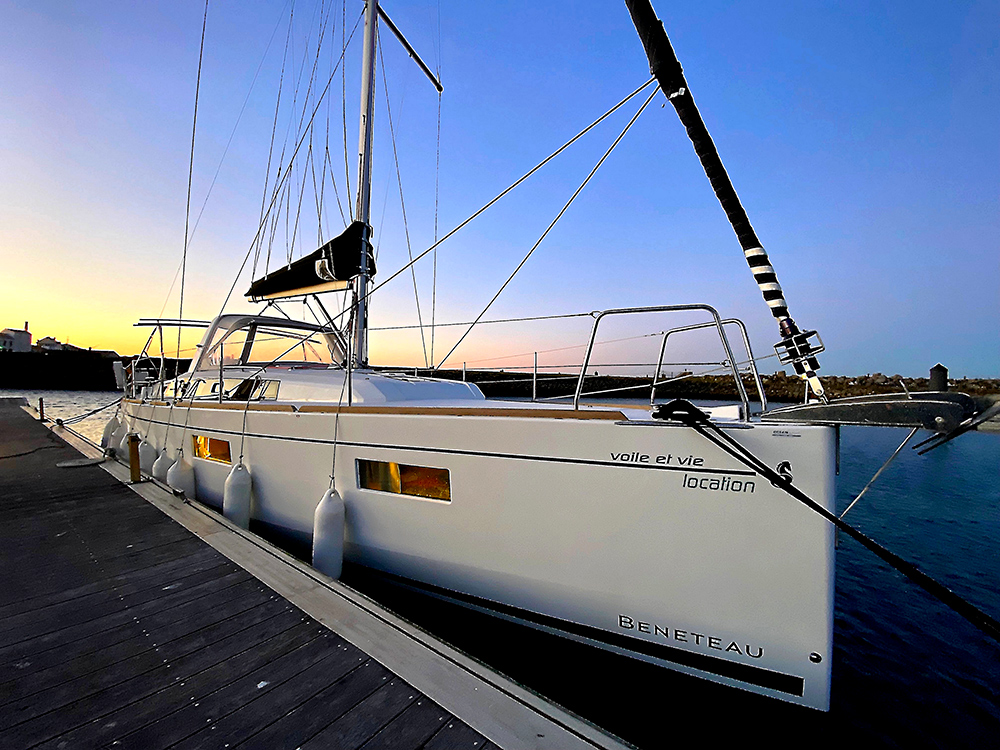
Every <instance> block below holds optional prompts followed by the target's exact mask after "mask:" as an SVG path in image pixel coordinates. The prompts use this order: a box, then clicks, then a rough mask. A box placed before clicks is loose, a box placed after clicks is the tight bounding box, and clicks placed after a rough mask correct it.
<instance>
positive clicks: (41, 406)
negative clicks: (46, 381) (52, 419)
mask: <svg viewBox="0 0 1000 750" xmlns="http://www.w3.org/2000/svg"><path fill="white" fill-rule="evenodd" d="M38 421H39V422H44V421H45V401H44V400H43V399H41V398H39V399H38Z"/></svg>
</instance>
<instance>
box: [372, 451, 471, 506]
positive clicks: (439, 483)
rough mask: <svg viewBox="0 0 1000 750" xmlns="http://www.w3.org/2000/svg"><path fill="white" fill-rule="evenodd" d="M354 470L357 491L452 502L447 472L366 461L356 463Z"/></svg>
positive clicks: (388, 462) (426, 467)
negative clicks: (356, 470) (372, 491)
mask: <svg viewBox="0 0 1000 750" xmlns="http://www.w3.org/2000/svg"><path fill="white" fill-rule="evenodd" d="M357 469H358V487H359V488H360V489H363V490H378V491H379V492H392V493H394V494H396V495H413V496H415V497H429V498H431V499H433V500H444V501H446V502H451V478H450V476H449V474H448V470H447V469H435V468H431V467H429V466H410V465H408V464H399V463H396V462H395V461H370V460H368V459H366V458H359V459H357Z"/></svg>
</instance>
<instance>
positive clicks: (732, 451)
mask: <svg viewBox="0 0 1000 750" xmlns="http://www.w3.org/2000/svg"><path fill="white" fill-rule="evenodd" d="M656 415H657V416H659V417H663V418H667V419H673V420H676V421H678V422H681V423H682V424H685V425H687V426H688V427H691V428H692V429H694V430H695V431H696V432H698V433H699V434H700V435H703V436H704V437H705V438H706V439H708V440H710V441H711V442H712V443H713V444H715V445H716V446H718V447H719V448H721V449H722V450H723V451H725V452H726V453H728V454H729V455H730V456H732V457H733V458H735V459H736V460H737V461H739V462H740V463H742V464H744V465H745V466H747V467H749V468H751V469H753V470H754V471H755V472H757V473H758V474H760V475H761V476H762V477H764V478H765V479H767V480H768V481H769V482H770V483H771V484H773V485H774V486H775V487H777V488H778V489H779V490H783V491H784V492H786V493H788V494H789V495H791V496H792V497H794V498H795V499H796V500H798V501H799V502H801V503H802V504H803V505H805V506H806V507H808V508H809V509H810V510H813V511H815V512H816V513H818V514H819V515H821V516H822V517H823V518H825V519H826V520H827V521H829V522H830V523H832V524H833V525H834V526H836V527H837V528H838V529H840V530H841V531H843V532H844V533H845V534H847V535H848V536H849V537H851V539H854V540H855V541H857V542H860V543H861V545H862V546H864V547H865V548H867V549H868V550H870V551H871V552H874V553H875V554H876V555H878V557H880V558H881V559H882V560H883V561H885V562H886V563H888V564H889V565H890V566H891V567H893V568H894V569H895V570H898V571H899V572H900V573H902V574H903V575H905V576H906V577H907V578H909V579H910V580H911V581H913V582H914V583H915V584H917V585H918V586H920V588H922V589H923V590H924V591H926V592H927V593H928V594H930V595H931V596H933V597H935V598H936V599H938V600H939V601H941V602H942V603H944V604H946V605H947V606H948V607H950V608H951V609H953V610H954V611H955V612H957V613H958V614H960V615H961V616H962V617H964V618H965V619H966V620H968V621H969V622H970V623H972V624H973V625H975V626H976V627H977V628H979V630H981V631H982V632H983V633H986V635H988V636H990V637H991V638H993V639H994V640H995V641H998V642H1000V622H998V621H997V620H995V619H994V618H992V617H990V616H989V615H988V614H986V613H985V612H983V611H982V610H981V609H979V608H978V607H976V606H975V605H974V604H971V603H970V602H968V601H966V600H965V599H963V598H962V597H960V596H959V595H958V594H956V593H955V592H954V591H952V590H951V589H949V588H947V587H946V586H944V585H942V584H941V583H939V582H938V581H936V580H934V579H933V578H931V577H930V576H929V575H927V574H926V573H924V572H923V571H922V570H920V569H919V568H917V567H916V566H915V565H914V564H913V563H911V562H908V561H906V560H904V559H903V558H902V557H900V556H899V555H897V554H895V553H894V552H890V551H889V550H887V549H886V548H885V547H883V546H882V545H881V544H879V543H878V542H876V541H875V540H874V539H872V538H870V537H868V536H866V535H864V534H863V533H861V532H860V531H858V530H857V529H855V528H854V527H853V526H851V525H850V524H848V523H847V522H845V521H843V520H841V519H840V518H838V517H837V516H836V515H834V514H833V513H831V512H830V511H828V510H827V509H826V508H824V507H823V506H821V505H820V504H819V503H817V502H816V501H815V500H813V499H812V498H810V497H809V496H808V495H806V494H805V493H804V492H803V491H802V490H800V489H799V488H798V487H796V486H795V485H793V484H792V483H791V481H790V480H789V479H787V478H786V477H783V476H782V475H780V474H779V473H778V472H777V471H775V470H774V469H772V468H771V467H770V466H768V465H767V464H765V463H764V462H763V461H761V460H760V459H759V458H757V457H756V456H755V455H753V454H752V453H750V451H748V450H747V449H746V448H744V447H743V446H742V445H740V444H739V443H738V442H736V441H735V440H734V439H733V438H732V437H730V436H729V435H727V434H726V433H725V432H724V431H723V430H721V429H719V427H718V426H716V425H714V424H712V422H711V421H710V420H709V418H708V415H707V414H705V412H703V411H701V410H700V409H698V407H696V406H695V405H694V404H692V403H691V402H690V401H685V400H683V399H677V400H675V401H671V402H670V403H669V404H665V405H663V406H661V407H659V408H658V409H657V411H656Z"/></svg>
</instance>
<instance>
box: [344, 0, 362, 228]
mask: <svg viewBox="0 0 1000 750" xmlns="http://www.w3.org/2000/svg"><path fill="white" fill-rule="evenodd" d="M342 8H343V10H342V13H341V15H342V16H343V20H342V22H341V24H340V47H341V51H340V57H341V59H343V58H344V56H345V55H346V54H347V45H348V44H350V41H351V40H350V39H348V40H347V41H344V33H345V31H346V29H347V0H344V2H343V6H342ZM358 20H359V21H360V20H361V19H360V18H359V19H358ZM354 27H355V28H357V23H355V24H354ZM351 36H354V32H353V31H352V32H351ZM340 94H341V98H340V114H341V119H342V120H343V124H344V180H345V181H346V182H345V184H346V185H347V193H346V201H347V215H348V216H350V217H351V221H352V222H353V221H354V203H353V202H352V201H351V164H350V157H349V156H348V154H347V66H346V65H345V66H344V67H343V68H341V71H340Z"/></svg>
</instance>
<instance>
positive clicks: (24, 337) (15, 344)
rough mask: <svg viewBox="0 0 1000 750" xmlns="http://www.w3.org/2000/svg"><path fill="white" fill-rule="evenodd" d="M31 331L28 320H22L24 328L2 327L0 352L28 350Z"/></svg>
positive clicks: (29, 348)
mask: <svg viewBox="0 0 1000 750" xmlns="http://www.w3.org/2000/svg"><path fill="white" fill-rule="evenodd" d="M30 351H31V332H30V331H29V330H28V321H24V329H23V330H18V329H16V328H4V329H3V331H0V352H30Z"/></svg>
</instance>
